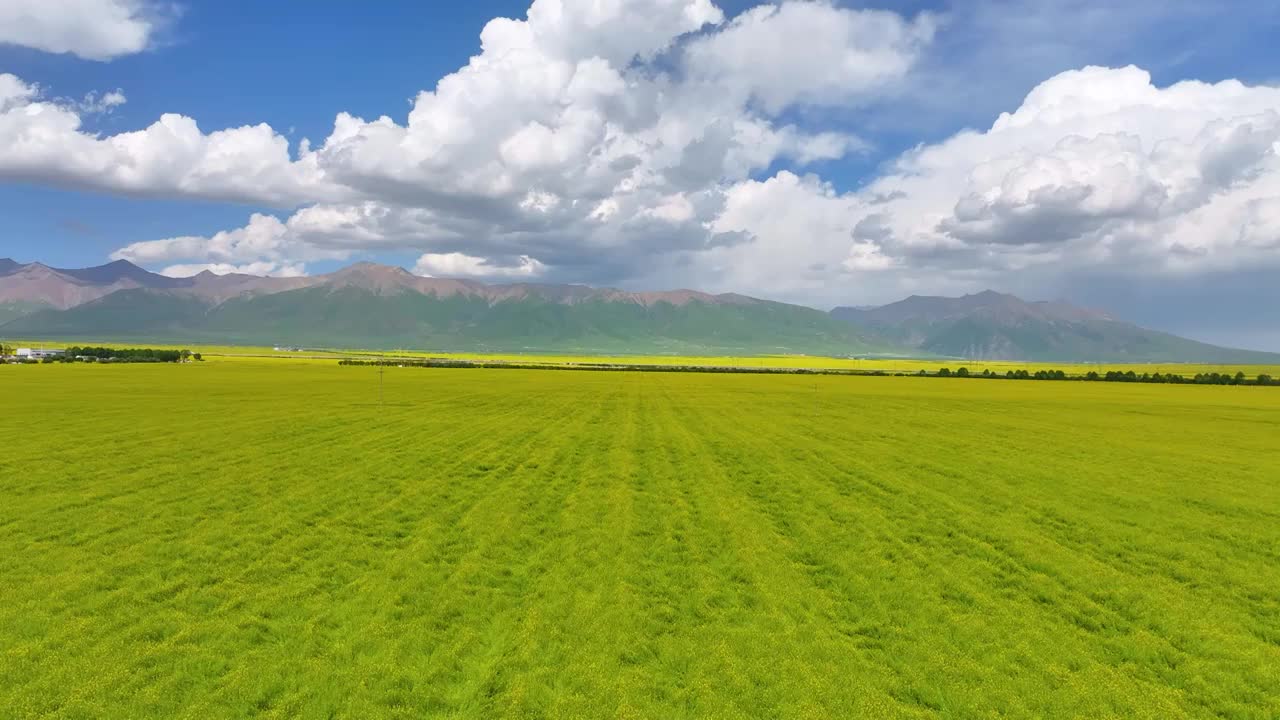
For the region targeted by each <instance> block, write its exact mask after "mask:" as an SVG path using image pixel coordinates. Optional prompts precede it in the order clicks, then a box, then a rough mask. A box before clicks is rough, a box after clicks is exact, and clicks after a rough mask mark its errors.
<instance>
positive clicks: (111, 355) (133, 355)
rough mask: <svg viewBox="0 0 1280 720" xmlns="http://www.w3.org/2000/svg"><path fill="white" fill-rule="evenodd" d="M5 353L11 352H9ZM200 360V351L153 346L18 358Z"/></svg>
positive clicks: (57, 360) (49, 360)
mask: <svg viewBox="0 0 1280 720" xmlns="http://www.w3.org/2000/svg"><path fill="white" fill-rule="evenodd" d="M6 354H12V353H11V352H9V353H6ZM191 360H196V361H202V360H204V357H202V356H201V355H200V353H195V352H191V351H190V350H156V349H154V348H108V347H78V346H77V347H69V348H67V349H66V351H65V352H63V354H61V355H56V356H51V357H45V358H40V359H38V360H37V359H34V358H32V359H19V360H17V361H15V362H17V363H21V364H24V365H36V364H45V365H51V364H53V363H77V362H85V363H180V362H188V361H191Z"/></svg>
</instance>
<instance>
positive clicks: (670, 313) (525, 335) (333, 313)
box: [0, 285, 885, 353]
mask: <svg viewBox="0 0 1280 720" xmlns="http://www.w3.org/2000/svg"><path fill="white" fill-rule="evenodd" d="M0 331H2V332H4V333H7V334H9V335H13V336H22V337H32V338H38V337H51V338H77V337H120V338H128V339H131V340H143V339H152V340H156V341H160V340H165V341H170V342H193V343H194V342H229V343H241V344H255V345H256V344H266V345H275V344H288V345H301V346H326V347H366V348H375V349H376V348H422V349H436V350H442V351H445V350H494V351H503V350H534V351H583V352H629V353H650V352H675V353H693V352H715V353H782V352H803V353H854V352H873V351H878V350H882V349H885V348H883V347H882V345H881V344H880V343H877V342H873V341H870V340H868V339H867V338H866V337H865V336H864V334H862V333H861V332H859V331H858V330H857V329H856V328H853V327H850V326H849V325H847V324H844V323H841V322H839V321H837V320H835V319H833V318H831V317H829V316H828V315H827V314H825V313H823V312H820V311H818V310H813V309H811V308H805V307H799V306H795V305H785V304H782V303H773V302H765V301H747V302H707V301H703V300H691V301H688V302H683V303H680V304H675V303H671V302H665V301H658V302H654V303H652V304H649V305H645V304H642V303H639V302H632V301H613V300H606V299H586V300H583V301H579V302H572V303H565V302H555V301H552V300H548V299H546V298H543V297H540V296H538V295H536V294H535V295H528V296H526V297H522V298H515V299H505V300H499V301H496V302H495V301H493V300H491V299H487V298H485V297H481V296H467V295H451V296H446V297H439V296H437V295H434V294H429V293H427V294H424V293H419V292H413V291H408V290H404V291H397V290H394V289H393V290H391V291H388V292H381V291H374V290H369V289H365V288H360V287H353V286H345V287H338V288H334V287H330V286H323V285H322V286H316V287H310V288H304V289H300V290H293V291H288V292H281V293H275V294H271V295H263V296H249V297H240V298H234V299H232V300H229V301H227V302H225V303H222V304H220V305H211V304H209V303H207V302H205V301H202V300H199V299H195V298H192V297H189V296H183V295H181V294H177V293H170V292H164V291H152V290H130V291H122V292H117V293H113V294H112V295H109V296H107V297H105V298H102V299H100V300H97V301H94V302H91V303H87V304H85V305H82V306H79V307H76V308H72V309H70V310H65V311H60V312H59V311H44V312H39V313H35V314H33V315H30V316H27V317H24V318H19V319H17V320H14V321H11V322H9V323H6V324H5V325H2V326H0Z"/></svg>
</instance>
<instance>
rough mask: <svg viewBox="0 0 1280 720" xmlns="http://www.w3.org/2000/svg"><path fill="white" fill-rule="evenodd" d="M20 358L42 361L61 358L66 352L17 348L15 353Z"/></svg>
mask: <svg viewBox="0 0 1280 720" xmlns="http://www.w3.org/2000/svg"><path fill="white" fill-rule="evenodd" d="M16 354H17V356H18V357H20V358H31V359H32V360H43V359H44V358H50V357H51V358H56V357H62V356H63V355H66V354H67V351H66V350H46V349H44V348H18V352H17V353H16Z"/></svg>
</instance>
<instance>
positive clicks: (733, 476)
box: [0, 359, 1280, 719]
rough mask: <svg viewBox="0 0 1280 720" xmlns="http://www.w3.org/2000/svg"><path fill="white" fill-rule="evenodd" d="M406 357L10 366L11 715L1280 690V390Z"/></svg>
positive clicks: (1110, 707)
mask: <svg viewBox="0 0 1280 720" xmlns="http://www.w3.org/2000/svg"><path fill="white" fill-rule="evenodd" d="M383 379H384V381H385V400H384V401H383V402H379V381H380V376H379V370H378V369H377V368H370V367H337V366H336V363H334V362H324V363H320V362H311V363H302V362H299V363H289V362H281V361H269V360H266V361H252V360H247V359H241V360H238V361H236V362H206V363H201V364H190V365H117V366H96V365H67V366H62V365H52V366H30V367H26V366H24V367H18V366H5V367H0V397H3V399H4V401H5V403H6V405H7V412H5V413H4V414H3V415H2V416H0V438H3V441H2V444H0V448H2V449H3V450H2V451H0V716H3V717H14V718H29V717H30V718H34V717H55V718H88V717H106V718H150V717H155V718H201V719H203V718H220V717H245V716H260V717H280V718H292V717H303V718H327V717H354V718H378V717H404V718H420V717H436V716H438V717H476V718H501V717H583V718H599V717H622V718H664V719H666V718H703V717H725V718H734V717H742V718H748V717H762V718H775V717H815V718H828V717H839V718H851V717H867V718H897V717H905V718H987V717H1009V718H1033V717H1082V718H1084V717H1087V718H1099V717H1113V718H1175V717H1206V718H1208V717H1227V718H1274V717H1277V716H1280V691H1278V689H1280V452H1278V451H1280V389H1276V388H1262V387H1201V386H1194V387H1193V386H1163V385H1119V384H1110V383H1097V384H1094V383H1055V382H1029V383H1027V382H1023V383H1018V382H973V381H963V380H945V379H921V378H896V377H885V378H877V377H804V376H758V375H750V376H742V375H706V374H697V375H695V374H687V375H686V374H675V373H672V374H666V373H661V374H659V373H627V372H618V373H580V372H556V371H520V370H447V369H411V368H405V369H401V368H388V369H387V370H386V374H385V377H384V378H383Z"/></svg>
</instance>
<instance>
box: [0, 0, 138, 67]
mask: <svg viewBox="0 0 1280 720" xmlns="http://www.w3.org/2000/svg"><path fill="white" fill-rule="evenodd" d="M158 17H159V10H158V9H157V8H155V7H154V6H151V5H148V4H147V3H144V2H142V1H141V0H4V2H0V45H3V44H9V45H21V46H23V47H28V48H33V49H36V50H41V51H44V52H49V53H69V54H72V55H77V56H79V57H82V58H85V59H87V60H111V59H113V58H116V57H120V56H122V55H132V54H134V53H138V52H142V51H143V50H145V49H146V48H147V45H148V44H149V42H150V41H151V38H152V36H153V34H154V33H155V31H156V25H157V18H158Z"/></svg>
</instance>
